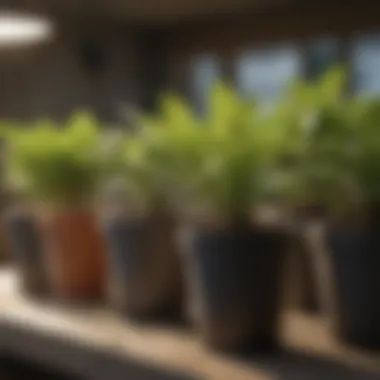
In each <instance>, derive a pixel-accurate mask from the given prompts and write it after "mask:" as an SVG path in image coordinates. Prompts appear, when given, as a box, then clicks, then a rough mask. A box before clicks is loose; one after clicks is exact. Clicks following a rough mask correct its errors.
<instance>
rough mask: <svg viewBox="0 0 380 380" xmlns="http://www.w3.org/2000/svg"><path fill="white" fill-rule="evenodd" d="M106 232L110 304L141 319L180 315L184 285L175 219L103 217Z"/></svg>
mask: <svg viewBox="0 0 380 380" xmlns="http://www.w3.org/2000/svg"><path fill="white" fill-rule="evenodd" d="M103 231H104V234H105V237H106V243H107V246H108V259H109V264H108V268H109V297H110V302H111V304H112V305H113V306H114V307H115V308H116V309H118V310H119V311H120V312H121V313H123V314H126V315H128V316H130V317H136V318H139V319H150V318H167V317H169V316H170V317H173V316H178V315H179V314H180V312H181V310H180V309H181V304H182V294H183V292H182V290H183V286H182V284H181V281H182V276H181V273H180V266H179V257H178V254H177V250H176V245H175V241H174V238H173V231H174V229H173V222H172V221H171V220H167V219H154V218H151V219H149V218H147V219H139V220H137V219H134V220H131V219H129V218H128V217H124V216H115V217H112V218H107V219H106V220H104V223H103Z"/></svg>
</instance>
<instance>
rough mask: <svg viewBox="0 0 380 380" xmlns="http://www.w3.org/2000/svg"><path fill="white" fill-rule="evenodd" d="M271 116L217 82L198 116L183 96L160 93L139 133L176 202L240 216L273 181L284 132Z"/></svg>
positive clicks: (216, 214) (229, 217)
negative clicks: (156, 110) (205, 110)
mask: <svg viewBox="0 0 380 380" xmlns="http://www.w3.org/2000/svg"><path fill="white" fill-rule="evenodd" d="M271 121H272V120H270V119H269V118H267V117H265V116H264V115H263V114H262V113H261V112H259V110H258V109H257V108H256V106H255V104H253V103H252V102H251V101H248V100H245V99H242V98H240V97H239V96H238V94H237V93H236V92H234V91H233V90H232V89H231V88H230V87H229V86H227V85H226V84H224V83H217V84H216V86H215V87H214V88H213V90H212V92H211V94H210V98H209V107H208V113H207V115H206V116H205V117H203V118H197V117H196V116H195V114H194V112H193V110H192V109H191V107H190V106H189V105H188V104H187V103H186V102H185V101H184V100H183V99H181V98H178V97H176V96H173V95H166V96H164V97H163V98H162V101H161V104H160V112H159V114H158V116H156V117H153V118H145V119H144V120H143V128H142V132H141V136H142V137H141V138H142V139H143V140H144V143H145V144H147V146H149V148H147V149H149V151H150V154H151V157H152V161H154V162H155V163H156V169H155V170H157V173H160V177H161V178H163V179H164V180H165V183H166V187H167V192H168V193H169V194H170V196H171V199H172V200H174V201H175V203H177V204H179V205H180V208H187V209H189V210H190V209H192V210H194V209H202V210H203V211H204V213H206V214H208V215H211V216H212V217H215V218H217V220H224V221H229V222H233V221H238V220H245V221H246V220H247V219H249V218H250V215H251V213H252V210H253V209H254V207H255V206H256V205H257V204H259V203H260V202H261V201H263V199H265V198H266V197H268V196H269V194H270V193H272V192H275V188H276V187H277V184H276V185H275V182H276V181H273V178H274V176H275V175H276V174H278V173H276V171H275V169H276V165H277V160H278V157H279V156H280V154H281V153H282V149H284V147H283V145H284V143H285V140H284V139H285V137H286V133H284V131H283V129H282V126H281V125H279V124H277V123H273V122H271ZM157 165H158V166H157Z"/></svg>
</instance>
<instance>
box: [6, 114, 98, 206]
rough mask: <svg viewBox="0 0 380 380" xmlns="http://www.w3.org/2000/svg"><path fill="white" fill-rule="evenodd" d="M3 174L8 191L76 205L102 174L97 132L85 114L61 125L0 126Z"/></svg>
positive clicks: (47, 200)
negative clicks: (4, 155) (0, 131)
mask: <svg viewBox="0 0 380 380" xmlns="http://www.w3.org/2000/svg"><path fill="white" fill-rule="evenodd" d="M3 137H4V139H5V142H6V145H7V154H8V155H7V160H6V164H7V166H6V178H7V183H8V186H9V187H11V189H12V191H14V192H17V193H19V194H22V195H24V196H27V197H31V198H32V199H35V200H38V201H43V202H49V203H52V204H55V205H57V206H58V205H60V206H62V205H82V204H83V203H86V202H87V201H88V200H89V199H90V198H91V197H92V196H93V195H94V192H95V190H96V188H97V186H98V184H99V179H100V177H101V173H102V169H103V168H102V160H101V151H100V142H101V135H100V131H99V130H98V125H97V122H96V120H95V119H94V118H93V117H92V116H91V115H88V114H84V113H78V114H76V115H74V116H73V117H72V118H71V119H70V120H69V121H68V122H67V123H66V125H64V126H59V125H55V124H54V123H51V122H39V123H36V124H35V125H32V126H29V127H15V126H13V125H9V126H7V127H5V128H3Z"/></svg>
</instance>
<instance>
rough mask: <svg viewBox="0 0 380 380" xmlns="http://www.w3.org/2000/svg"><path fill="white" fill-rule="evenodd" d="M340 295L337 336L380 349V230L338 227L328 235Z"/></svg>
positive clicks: (337, 305)
mask: <svg viewBox="0 0 380 380" xmlns="http://www.w3.org/2000/svg"><path fill="white" fill-rule="evenodd" d="M326 241H327V246H328V248H329V250H330V254H331V264H332V273H333V279H334V285H335V289H334V290H335V295H336V320H335V321H336V326H335V328H336V333H337V335H338V336H339V337H340V338H341V339H342V340H345V341H347V342H349V343H352V344H355V345H359V346H365V347H368V348H380V302H379V294H380V254H379V253H380V227H367V228H358V227H334V228H329V229H328V230H327V233H326Z"/></svg>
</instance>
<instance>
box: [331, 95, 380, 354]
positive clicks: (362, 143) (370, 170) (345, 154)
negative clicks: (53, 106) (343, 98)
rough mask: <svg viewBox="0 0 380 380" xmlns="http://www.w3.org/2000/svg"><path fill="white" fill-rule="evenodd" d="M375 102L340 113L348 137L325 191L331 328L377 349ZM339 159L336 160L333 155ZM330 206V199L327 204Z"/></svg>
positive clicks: (379, 228) (379, 170) (379, 185)
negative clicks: (336, 185) (332, 296)
mask: <svg viewBox="0 0 380 380" xmlns="http://www.w3.org/2000/svg"><path fill="white" fill-rule="evenodd" d="M379 110H380V107H379V103H378V101H373V100H371V101H364V102H362V101H360V100H356V101H355V100H353V101H352V102H351V104H348V107H347V108H346V109H345V110H344V111H342V113H343V114H344V115H345V116H346V117H345V128H346V130H347V132H350V133H348V135H350V138H348V139H345V140H342V139H340V142H339V143H340V145H336V146H337V148H335V150H334V158H335V159H334V160H332V159H331V160H330V161H331V162H332V164H331V166H332V168H333V169H334V178H335V179H334V182H337V181H339V183H340V185H341V186H340V187H341V191H340V192H339V193H338V192H333V189H334V187H333V186H331V185H330V183H331V180H330V181H328V182H327V183H326V187H325V188H324V190H325V193H328V194H330V195H333V196H334V197H333V198H332V197H331V198H332V199H334V202H333V204H332V205H333V206H334V207H333V208H331V207H330V210H332V211H333V213H332V216H333V217H332V218H330V220H329V222H328V224H327V228H326V232H325V238H326V247H327V248H328V250H329V253H330V260H331V269H332V274H333V280H334V281H333V285H334V289H333V290H334V291H335V295H336V299H335V300H336V304H335V306H336V310H335V311H336V314H335V317H336V318H335V319H334V321H335V332H336V334H337V335H338V336H339V337H340V338H341V339H343V340H345V341H347V342H350V343H353V344H357V345H362V346H366V347H368V348H377V349H379V348H380V328H379V325H378V320H379V318H380V307H379V306H378V302H377V291H378V289H379V288H380V279H379V275H378V272H379V270H380V260H379V257H378V251H379V248H380V240H379V236H380V235H379V232H380V218H379V216H380V213H379V195H380V166H379V162H380V140H379V137H378V136H379V135H378V124H379V121H380V119H379V115H380V112H379ZM337 158H339V159H337ZM329 205H331V203H330V204H329Z"/></svg>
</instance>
